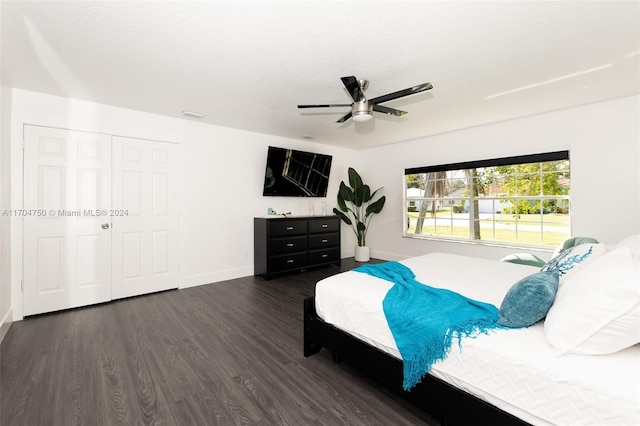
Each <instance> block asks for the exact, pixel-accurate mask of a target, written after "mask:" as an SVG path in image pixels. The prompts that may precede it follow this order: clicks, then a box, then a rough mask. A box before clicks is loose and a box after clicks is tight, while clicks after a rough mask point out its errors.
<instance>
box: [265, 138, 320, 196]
mask: <svg viewBox="0 0 640 426" xmlns="http://www.w3.org/2000/svg"><path fill="white" fill-rule="evenodd" d="M331 159H332V157H331V155H326V154H316V153H313V152H306V151H297V150H295V149H286V148H277V147H273V146H270V147H269V150H268V152H267V167H266V171H265V175H264V189H263V191H262V195H264V196H279V197H326V196H327V187H328V186H329V172H330V171H331Z"/></svg>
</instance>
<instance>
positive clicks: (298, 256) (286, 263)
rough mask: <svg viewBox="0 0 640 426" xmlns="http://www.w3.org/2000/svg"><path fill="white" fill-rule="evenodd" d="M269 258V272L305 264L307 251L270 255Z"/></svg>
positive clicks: (300, 266)
mask: <svg viewBox="0 0 640 426" xmlns="http://www.w3.org/2000/svg"><path fill="white" fill-rule="evenodd" d="M269 259H270V260H269V273H273V272H278V271H284V270H287V269H295V268H304V267H305V266H307V252H303V253H292V254H288V255H287V254H285V255H281V256H272V257H270V258H269Z"/></svg>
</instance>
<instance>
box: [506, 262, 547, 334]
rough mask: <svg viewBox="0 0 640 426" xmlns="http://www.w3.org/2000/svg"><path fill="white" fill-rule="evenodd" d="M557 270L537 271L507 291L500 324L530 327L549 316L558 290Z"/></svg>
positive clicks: (513, 326)
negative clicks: (548, 313)
mask: <svg viewBox="0 0 640 426" xmlns="http://www.w3.org/2000/svg"><path fill="white" fill-rule="evenodd" d="M559 281H560V273H559V272H558V271H557V270H552V271H544V272H536V273H535V274H532V275H529V276H527V277H524V278H523V279H521V280H520V281H518V282H517V283H515V284H514V285H513V286H512V287H511V288H510V289H509V291H508V292H507V294H506V296H505V297H504V300H503V301H502V305H500V311H499V312H498V317H499V319H498V324H500V325H504V326H506V327H512V328H520V327H529V326H530V325H533V324H535V323H537V322H538V321H540V320H541V319H543V318H544V317H546V316H547V312H549V309H550V308H551V305H553V301H554V299H555V297H556V292H557V291H558V283H559Z"/></svg>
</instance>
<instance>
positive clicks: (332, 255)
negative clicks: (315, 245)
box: [309, 247, 340, 264]
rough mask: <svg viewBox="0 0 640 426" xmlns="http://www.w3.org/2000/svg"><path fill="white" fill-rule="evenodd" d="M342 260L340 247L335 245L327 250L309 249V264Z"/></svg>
mask: <svg viewBox="0 0 640 426" xmlns="http://www.w3.org/2000/svg"><path fill="white" fill-rule="evenodd" d="M337 260H340V248H339V247H333V248H328V249H325V250H311V251H309V264H321V263H328V262H335V261H337Z"/></svg>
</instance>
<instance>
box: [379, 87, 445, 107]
mask: <svg viewBox="0 0 640 426" xmlns="http://www.w3.org/2000/svg"><path fill="white" fill-rule="evenodd" d="M429 89H433V86H432V85H431V83H424V84H419V85H417V86H413V87H410V88H408V89H404V90H399V91H397V92H393V93H388V94H386V95H382V96H378V97H377V98H373V99H369V103H372V104H379V103H381V102H387V101H391V100H393V99H398V98H402V97H403V96H409V95H413V94H415V93H420V92H424V91H425V90H429Z"/></svg>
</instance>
